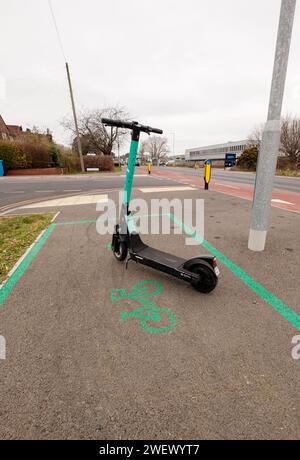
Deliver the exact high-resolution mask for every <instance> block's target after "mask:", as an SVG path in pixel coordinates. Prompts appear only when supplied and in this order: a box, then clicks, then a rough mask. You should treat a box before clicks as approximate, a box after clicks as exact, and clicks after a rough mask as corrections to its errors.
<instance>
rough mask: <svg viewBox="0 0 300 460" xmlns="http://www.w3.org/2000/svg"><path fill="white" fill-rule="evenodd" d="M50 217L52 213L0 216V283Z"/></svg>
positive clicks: (45, 225) (46, 225)
mask: <svg viewBox="0 0 300 460" xmlns="http://www.w3.org/2000/svg"><path fill="white" fill-rule="evenodd" d="M52 219H53V214H32V215H28V216H15V217H0V283H2V282H3V281H4V280H5V279H6V278H7V275H8V273H9V272H10V270H11V269H12V268H13V266H14V265H15V264H16V263H17V261H18V260H19V259H20V257H22V255H23V254H24V253H25V252H26V250H27V249H28V248H29V246H31V244H32V243H33V242H34V241H35V239H36V238H37V237H38V235H39V234H40V233H41V232H42V231H43V230H45V228H47V227H48V225H49V224H50V223H51V220H52Z"/></svg>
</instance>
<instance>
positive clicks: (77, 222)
mask: <svg viewBox="0 0 300 460" xmlns="http://www.w3.org/2000/svg"><path fill="white" fill-rule="evenodd" d="M96 223H97V221H96V220H75V221H74V222H55V223H54V225H55V226H62V225H81V224H96Z"/></svg>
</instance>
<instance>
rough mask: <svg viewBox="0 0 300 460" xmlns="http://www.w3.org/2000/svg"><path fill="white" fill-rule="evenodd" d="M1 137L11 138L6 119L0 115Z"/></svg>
mask: <svg viewBox="0 0 300 460" xmlns="http://www.w3.org/2000/svg"><path fill="white" fill-rule="evenodd" d="M0 139H10V134H9V130H8V127H7V126H6V124H5V121H4V120H3V118H2V117H1V115H0Z"/></svg>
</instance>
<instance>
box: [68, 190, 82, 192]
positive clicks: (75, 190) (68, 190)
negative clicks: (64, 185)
mask: <svg viewBox="0 0 300 460" xmlns="http://www.w3.org/2000/svg"><path fill="white" fill-rule="evenodd" d="M63 191H64V192H81V191H82V190H63Z"/></svg>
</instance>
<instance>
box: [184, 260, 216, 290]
mask: <svg viewBox="0 0 300 460" xmlns="http://www.w3.org/2000/svg"><path fill="white" fill-rule="evenodd" d="M190 270H191V272H193V273H196V274H197V275H199V278H198V280H196V281H193V282H192V283H191V284H192V286H193V288H195V289H196V290H197V291H199V292H202V294H209V293H210V292H212V291H213V290H214V289H215V287H216V286H217V284H218V278H217V276H216V275H215V273H214V271H213V269H212V268H210V267H207V266H206V265H204V264H203V265H202V264H198V265H195V266H194V267H192V268H191V269H190Z"/></svg>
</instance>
